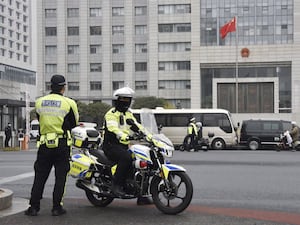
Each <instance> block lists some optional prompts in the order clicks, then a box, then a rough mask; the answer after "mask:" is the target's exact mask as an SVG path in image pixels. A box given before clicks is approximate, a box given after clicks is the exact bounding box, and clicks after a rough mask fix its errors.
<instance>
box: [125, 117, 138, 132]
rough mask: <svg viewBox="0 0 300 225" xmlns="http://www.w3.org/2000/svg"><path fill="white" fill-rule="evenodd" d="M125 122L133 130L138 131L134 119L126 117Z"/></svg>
mask: <svg viewBox="0 0 300 225" xmlns="http://www.w3.org/2000/svg"><path fill="white" fill-rule="evenodd" d="M126 123H127V124H128V125H130V129H131V130H132V131H134V132H138V131H139V128H138V126H137V125H136V124H135V122H134V120H133V119H127V120H126Z"/></svg>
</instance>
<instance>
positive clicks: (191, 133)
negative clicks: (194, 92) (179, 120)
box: [184, 117, 198, 151]
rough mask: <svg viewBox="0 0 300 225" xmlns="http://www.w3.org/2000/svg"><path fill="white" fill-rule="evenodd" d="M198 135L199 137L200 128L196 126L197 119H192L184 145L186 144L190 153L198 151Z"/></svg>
mask: <svg viewBox="0 0 300 225" xmlns="http://www.w3.org/2000/svg"><path fill="white" fill-rule="evenodd" d="M197 135H198V128H197V126H196V119H195V117H192V118H190V120H189V124H188V128H187V136H186V137H185V140H184V143H185V144H186V146H187V150H188V151H190V150H191V149H194V151H197V146H196V144H197V143H196V141H197ZM189 140H190V141H189ZM188 142H189V143H188Z"/></svg>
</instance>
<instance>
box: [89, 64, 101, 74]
mask: <svg viewBox="0 0 300 225" xmlns="http://www.w3.org/2000/svg"><path fill="white" fill-rule="evenodd" d="M101 71H102V64H101V63H90V72H101Z"/></svg>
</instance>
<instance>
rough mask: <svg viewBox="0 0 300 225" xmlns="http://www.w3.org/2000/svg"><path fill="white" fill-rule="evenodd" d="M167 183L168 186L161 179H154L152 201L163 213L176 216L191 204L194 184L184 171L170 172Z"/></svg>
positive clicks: (156, 177)
mask: <svg viewBox="0 0 300 225" xmlns="http://www.w3.org/2000/svg"><path fill="white" fill-rule="evenodd" d="M167 183H168V185H166V184H165V182H164V181H163V180H162V179H161V177H158V176H155V177H153V179H152V182H151V194H152V199H153V202H154V204H155V206H156V207H157V208H158V209H159V210H160V211H161V212H163V213H165V214H170V215H175V214H178V213H180V212H182V211H183V210H185V209H186V208H187V207H188V206H189V204H190V203H191V200H192V197H193V184H192V181H191V179H190V177H189V176H188V175H187V174H186V173H185V172H183V171H174V172H170V174H169V177H168V180H167ZM167 186H169V188H168V187H167Z"/></svg>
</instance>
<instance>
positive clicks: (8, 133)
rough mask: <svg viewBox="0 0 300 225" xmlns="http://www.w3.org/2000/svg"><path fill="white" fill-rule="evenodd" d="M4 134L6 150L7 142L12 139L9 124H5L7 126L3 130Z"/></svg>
mask: <svg viewBox="0 0 300 225" xmlns="http://www.w3.org/2000/svg"><path fill="white" fill-rule="evenodd" d="M4 133H5V140H4V146H5V147H6V148H7V147H10V145H9V142H10V140H11V137H12V128H11V123H8V124H7V126H6V127H5V130H4Z"/></svg>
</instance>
